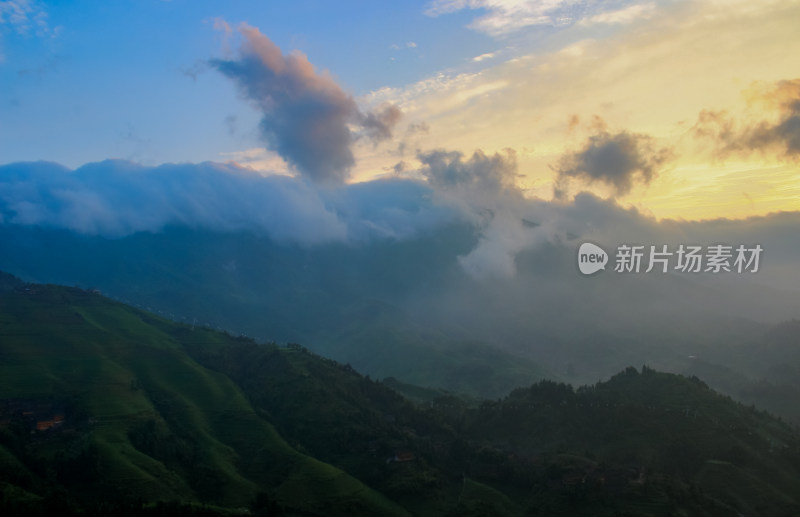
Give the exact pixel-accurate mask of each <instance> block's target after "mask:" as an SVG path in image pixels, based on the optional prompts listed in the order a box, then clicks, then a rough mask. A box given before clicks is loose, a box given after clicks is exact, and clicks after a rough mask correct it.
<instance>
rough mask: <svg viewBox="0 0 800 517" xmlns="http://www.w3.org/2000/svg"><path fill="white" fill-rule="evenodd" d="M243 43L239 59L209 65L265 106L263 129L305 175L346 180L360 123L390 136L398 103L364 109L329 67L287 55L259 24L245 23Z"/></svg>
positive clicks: (377, 134) (331, 180) (269, 142)
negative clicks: (323, 69)
mask: <svg viewBox="0 0 800 517" xmlns="http://www.w3.org/2000/svg"><path fill="white" fill-rule="evenodd" d="M239 32H240V33H241V35H242V36H243V37H244V43H243V44H242V46H241V47H240V49H239V52H238V56H237V58H236V59H212V60H211V61H210V65H211V66H212V67H213V68H216V69H217V70H219V71H220V72H221V73H222V74H224V75H225V76H227V77H229V78H231V79H233V80H234V81H235V82H236V83H237V84H238V86H239V88H240V89H241V91H242V93H243V94H244V96H245V97H246V98H248V99H249V100H250V101H252V102H253V103H254V104H255V105H256V106H257V107H258V109H259V110H260V111H261V112H262V114H263V117H262V119H261V124H260V125H261V133H262V136H263V138H264V141H265V143H266V145H267V147H268V148H269V149H270V150H273V151H276V152H277V153H278V154H280V155H281V157H282V158H283V159H284V160H285V161H286V162H287V163H288V164H290V166H291V167H292V168H293V169H295V170H297V171H298V172H299V173H300V174H302V175H303V176H305V177H307V178H310V179H312V180H314V181H317V182H323V183H329V184H336V183H342V182H344V181H345V180H346V179H347V178H348V177H349V174H350V169H351V168H352V167H353V165H354V164H355V158H354V156H353V152H352V145H353V143H354V142H355V140H356V138H357V136H358V135H356V134H354V133H353V131H351V129H350V128H351V126H355V127H361V128H363V129H364V131H365V134H366V135H367V136H368V137H372V138H378V139H383V138H388V137H390V136H391V131H392V128H393V126H394V124H396V123H397V121H398V120H399V118H400V111H399V109H398V108H397V107H395V106H384V107H382V108H381V111H379V112H377V113H367V114H363V113H362V112H361V111H360V110H359V108H358V106H357V105H356V102H355V101H354V100H353V97H352V96H350V95H349V94H347V93H345V92H344V91H343V90H342V88H341V87H340V86H339V85H338V84H337V83H336V82H335V81H334V80H333V78H332V77H330V76H329V75H328V74H325V73H318V72H317V71H315V70H314V67H313V65H312V64H311V63H310V62H309V61H308V58H307V57H306V56H305V55H304V54H302V53H300V52H292V53H290V54H288V55H284V54H283V53H282V52H281V49H280V48H278V46H277V45H275V43H273V42H272V41H271V40H270V39H269V38H267V37H266V36H265V35H263V34H261V32H259V30H258V29H256V28H254V27H250V26H248V25H246V24H242V25H241V26H240V27H239Z"/></svg>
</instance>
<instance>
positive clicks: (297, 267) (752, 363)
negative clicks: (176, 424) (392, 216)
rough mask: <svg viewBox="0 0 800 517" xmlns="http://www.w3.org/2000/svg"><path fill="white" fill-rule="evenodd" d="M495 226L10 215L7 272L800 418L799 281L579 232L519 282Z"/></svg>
mask: <svg viewBox="0 0 800 517" xmlns="http://www.w3.org/2000/svg"><path fill="white" fill-rule="evenodd" d="M526 224H528V225H531V224H535V223H533V222H527V223H526ZM481 238H482V237H481V234H480V232H479V231H478V230H476V228H475V227H474V226H472V225H469V224H460V223H453V224H451V225H449V226H446V227H438V228H434V229H431V230H429V231H428V232H422V233H420V234H418V235H416V236H414V237H410V238H406V239H402V240H396V239H388V238H387V239H376V238H375V239H371V240H365V241H363V242H360V243H354V242H348V243H331V244H324V245H322V244H320V245H315V246H302V245H299V244H291V243H289V242H276V241H273V240H271V239H269V238H267V237H264V236H261V237H258V236H255V235H252V234H247V233H230V232H229V233H215V232H213V231H208V230H202V229H191V228H187V227H172V228H166V229H164V230H163V231H160V232H156V233H150V232H139V233H134V234H131V235H128V236H126V237H120V238H107V237H102V236H90V235H81V234H78V233H75V232H72V231H68V230H63V229H54V228H45V227H36V226H19V225H13V224H3V225H0V242H2V243H3V244H2V246H0V269H2V270H5V271H8V272H10V273H13V274H15V275H18V276H20V277H21V278H23V279H24V280H26V281H35V282H44V283H59V284H65V285H75V286H80V287H82V288H85V289H98V290H100V291H101V292H102V293H103V294H104V295H106V296H109V297H111V298H113V299H116V300H118V301H123V302H125V303H128V304H130V305H134V306H136V307H138V308H140V309H144V310H149V311H151V312H155V313H157V314H160V315H161V316H163V317H166V318H169V319H172V320H176V321H181V322H184V323H187V324H189V325H195V326H208V327H211V328H215V329H218V330H227V331H228V332H229V333H231V334H235V335H239V334H244V335H247V336H251V337H253V338H255V339H258V340H260V341H275V342H279V343H284V344H286V343H290V342H298V343H302V344H303V346H305V347H307V348H308V349H310V350H312V351H314V352H315V353H319V354H322V355H324V356H326V357H331V358H333V359H335V360H337V361H339V362H341V363H344V364H351V365H352V366H353V367H354V368H356V369H357V370H359V371H361V372H364V373H365V374H369V375H371V376H373V377H377V378H385V377H389V376H392V377H395V378H397V379H400V380H401V381H403V382H408V383H411V384H415V385H421V386H427V387H433V388H439V389H446V390H450V391H453V392H459V393H464V394H468V395H471V396H478V397H499V396H503V395H505V394H506V393H508V391H510V390H511V389H513V388H515V387H517V386H521V385H526V384H530V383H532V382H535V381H538V380H541V379H555V380H561V381H564V382H570V383H572V384H575V385H580V384H591V383H595V382H597V381H598V380H601V379H606V378H608V377H610V376H611V375H613V374H615V373H616V372H618V371H620V370H622V369H624V368H625V367H627V366H628V365H631V364H633V365H637V366H641V365H645V364H646V365H648V366H650V367H653V368H656V369H658V370H662V371H670V372H675V373H687V374H689V375H699V376H701V377H702V378H704V379H706V380H707V382H709V383H710V385H712V386H713V387H715V388H716V389H720V390H723V391H725V392H726V393H728V394H731V395H734V396H735V397H737V398H738V399H741V400H744V401H747V402H748V403H749V402H753V403H756V404H758V405H759V406H762V407H765V408H769V409H770V410H772V411H776V412H778V413H780V414H781V415H783V416H785V417H787V418H791V419H793V420H794V421H795V422H797V423H800V410H798V409H797V408H800V403H798V402H800V386H798V384H797V382H796V379H798V378H800V375H797V374H798V373H800V360H798V358H797V354H796V352H793V351H792V350H793V349H792V346H794V345H791V346H790V345H787V344H784V345H780V346H773V345H774V344H775V340H774V339H773V338H774V337H775V335H776V334H775V333H776V332H777V333H778V334H780V333H781V332H784V333H786V332H789V334H790V335H791V336H795V338H796V336H797V335H798V332H797V331H796V330H795V331H790V330H789V331H787V330H786V329H791V328H795V327H796V324H794V325H795V327H792V325H793V324H791V323H787V324H786V325H789V327H780V326H779V327H775V325H776V324H777V323H779V322H781V321H791V320H792V318H800V312H798V307H800V297H798V296H797V295H795V294H792V293H791V292H790V291H779V290H776V289H771V288H768V287H765V286H763V285H759V284H756V283H754V282H753V281H752V280H751V279H750V278H748V277H744V276H741V275H740V276H735V275H734V276H729V277H725V276H724V275H722V276H714V275H705V276H703V275H698V276H695V277H691V278H687V277H684V276H680V275H672V274H665V275H661V274H659V275H655V274H649V275H645V274H642V275H629V276H626V275H617V274H614V273H613V272H607V273H600V274H598V275H595V276H592V277H583V276H582V275H580V274H579V273H578V272H577V268H576V264H575V251H576V242H578V241H577V240H576V241H575V242H572V241H569V242H566V241H565V242H560V241H555V242H553V243H542V244H540V245H538V246H536V247H535V249H531V250H526V251H522V252H520V253H519V254H518V255H517V257H516V259H515V269H516V274H515V276H513V277H511V278H492V279H478V278H474V277H473V276H470V275H469V274H467V273H466V272H465V270H464V268H463V267H461V265H460V262H459V260H460V259H459V257H463V256H464V255H465V254H466V253H468V252H470V250H472V249H474V247H475V246H476V243H478V242H479V241H480V240H481ZM765 267H766V266H765ZM781 328H783V329H784V330H780V329H781ZM770 336H772V337H770ZM795 338H789V337H787V338H786V339H789V340H790V341H791V339H795ZM786 339H784V341H785V340H786ZM795 342H796V341H795ZM795 348H796V347H795Z"/></svg>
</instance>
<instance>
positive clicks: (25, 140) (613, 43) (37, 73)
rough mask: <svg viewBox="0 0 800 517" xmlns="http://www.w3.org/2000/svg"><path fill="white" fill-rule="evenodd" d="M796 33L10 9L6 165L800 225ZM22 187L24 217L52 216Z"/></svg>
mask: <svg viewBox="0 0 800 517" xmlns="http://www.w3.org/2000/svg"><path fill="white" fill-rule="evenodd" d="M798 20H800V2H795V1H769V0H765V1H760V2H751V1H738V0H726V1H710V0H698V1H663V2H658V1H649V2H648V1H644V2H642V1H635V2H626V1H603V2H599V1H591V0H589V1H580V0H548V1H532V0H427V1H422V2H414V1H409V2H391V3H390V2H368V1H363V2H362V1H341V2H326V1H310V0H309V1H297V2H291V3H286V2H246V1H232V2H210V1H189V0H172V1H155V0H136V1H118V2H103V3H98V2H81V1H60V2H44V1H32V0H8V1H0V164H15V163H21V162H34V161H40V160H44V161H48V162H53V163H55V164H59V167H51V168H50V169H52V170H53V171H61V168H63V169H64V171H73V170H77V169H81V168H82V167H84V166H86V165H87V164H92V163H96V162H103V161H104V160H109V159H113V160H122V161H124V162H126V163H129V165H130V168H131V169H137V168H141V169H142V170H148V171H152V170H161V171H164V170H180V171H185V166H187V164H195V165H196V166H197V167H200V165H199V164H202V163H203V162H213V163H212V164H210V165H203V167H205V168H204V169H202V171H206V172H202V171H201V172H200V173H199V174H206V173H207V171H208V170H213V171H216V172H218V173H225V174H227V173H230V174H233V175H235V176H237V177H239V176H241V175H245V176H246V175H247V174H252V175H254V176H257V177H265V176H266V177H271V176H273V175H279V176H286V175H288V176H293V177H294V178H295V179H296V180H297V182H299V183H292V182H288V183H287V182H283V183H281V182H280V181H279V180H275V179H272V180H270V181H271V182H273V183H270V185H273V184H274V185H290V187H286V188H287V189H288V190H292V189H293V190H292V191H293V192H308V193H310V194H308V195H309V196H311V197H314V196H319V195H320V194H319V193H318V192H317V190H318V189H331V188H337V186H338V187H341V186H343V185H348V184H353V183H359V182H369V181H371V180H376V179H395V180H396V179H409V180H414V181H420V182H423V183H427V184H428V185H430V186H431V188H432V189H434V190H435V191H436V192H437V193H438V194H439V195H441V196H443V197H448V198H449V199H450V200H451V201H453V199H455V198H458V199H460V200H462V201H463V200H465V199H470V196H472V197H476V196H477V194H475V192H484V193H485V192H487V191H489V192H495V193H498V192H503V193H504V194H503V195H502V196H500V197H497V196H495V197H494V198H493V199H494V201H492V203H498V204H499V205H498V206H502V205H504V204H507V203H508V200H507V199H506V194H505V193H507V192H513V196H512V197H514V199H517V197H521V198H523V199H526V200H537V201H543V202H548V203H551V204H552V205H553V206H559V205H569V204H570V203H572V204H574V203H575V200H576V199H577V198H578V197H579V196H581V195H583V194H587V193H588V194H590V195H592V196H596V197H598V198H599V199H602V200H605V201H606V202H608V203H612V204H614V205H615V206H619V207H621V208H622V209H628V210H635V211H636V213H638V214H641V215H642V216H646V217H652V218H654V219H656V220H661V219H676V220H686V221H698V220H711V219H719V218H724V219H743V218H752V217H761V216H767V215H768V214H774V213H776V212H781V211H796V210H798V209H800V163H799V162H798V157H800V60H798V59H797V56H798V55H800V32H798V31H797V22H798ZM165 164H167V166H166V168H163V167H161V166H163V165H165ZM169 164H175V165H169ZM181 164H182V165H181ZM179 165H181V166H179ZM126 167H127V166H126ZM160 167H161V168H160ZM182 167H183V168H182ZM112 168H113V169H114V171H115V172H114V174H117V172H118V170H119V169H120V167H118V166H114V167H112ZM12 169H13V167H12V168H11V169H9V168H5V169H4V170H12ZM50 169H48V170H50ZM90 169H91V167H90ZM122 169H125V167H122ZM25 170H29V169H25ZM125 170H127V169H125ZM137 170H138V169H137ZM62 172H63V171H62ZM84 172H85V171H84ZM26 174H27V173H26ZM31 174H32V173H31ZM37 174H39V173H37ZM42 174H44V173H42ZM53 174H55V175H58V174H60V173H59V172H49V173H47V174H45V176H43V177H39V176H35V177H36V178H37V179H36V180H35V181H36V182H39V184H40V185H43V184H45V183H47V182H48V181H50V180H51V179H52V178H53V176H52V175H53ZM90 176H91V175H89V176H81V177H90ZM33 177H34V176H30V177H28V178H29V179H30V178H33ZM114 177H116V176H114ZM185 177H191V174H189V175H186V176H185ZM62 179H63V178H57V180H53V181H54V182H53V183H52V184H53V185H55V184H60V183H59V182H60V181H61V180H62ZM31 181H33V180H31ZM301 184H302V185H301ZM17 186H18V187H19V185H17ZM29 187H30V185H29ZM15 188H16V187H15ZM54 188H55V187H54ZM148 188H150V187H148ZM281 188H283V187H281ZM288 190H287V191H288ZM10 191H11V190H10V189H9V190H7V193H8V192H10ZM15 192H16V195H18V196H23V197H22V198H19V197H18V198H16V199H15V200H13V202H14V203H15V204H14V206H15V207H16V212H15V214H16V215H15V216H14V217H16V220H17V221H24V220H28V221H37V220H40V219H37V217H40V218H41V217H44V216H43V215H42V213H43V212H41V211H40V212H37V211H36V210H34V209H33V208H31V203H30V202H27V201H26V199H25V198H24V196H26V195H28V194H26V192H28V191H26V190H25V189H24V188H22V187H19V188H16V190H15ZM97 192H101V191H94V194H93V195H95V196H96V197H97V196H100V197H102V194H99V193H97ZM186 192H189V191H186ZM230 192H232V194H231V195H238V194H235V193H236V192H238V191H235V190H232V191H230ZM270 192H273V191H270ZM84 194H85V192H84ZM187 195H188V194H187ZM297 195H298V196H300V194H297ZM7 196H10V194H7ZM331 196H333V194H330V193H328V194H325V195H324V196H323V197H325V198H326V199H329V198H330V197H331ZM9 199H10V198H8V197H7V198H6V205H7V206H10V203H11V202H12V201H9ZM81 199H82V200H83V201H85V200H86V197H85V196H84V197H81ZM98 199H99V198H98ZM107 199H108V198H106V202H107ZM270 199H271V198H270ZM481 199H484V200H485V199H486V196H485V195H482V197H481ZM26 202H27V203H28V204H25V203H26ZM98 202H99V201H98ZM453 203H456V202H455V201H453ZM456 204H457V203H456ZM181 206H183V205H181ZM186 206H189V205H188V204H187V205H186ZM26 207H27V208H26ZM26 210H27V211H26ZM187 210H189V209H188V208H187ZM102 212H103V210H97V211H95V212H93V214H94V216H93V217H95V218H98V217H101V216H99V215H98V214H100V213H102ZM26 214H27V215H26ZM37 214H38V215H37ZM84 215H85V214H84ZM4 217H5V219H6V220H12V219H11V216H9V213H6V215H5V216H4ZM26 217H27V219H26ZM326 217H327V216H326ZM79 219H80V218H79ZM76 221H77V222H76ZM76 221H73V223H74V224H73V225H72V226H74V227H81V228H95V229H97V228H100V227H103V228H105V227H104V226H103V224H104V223H103V224H101V223H102V221H100V219H96V220H95V219H93V220H92V221H93V222H92V221H89V222H86V221H83V222H81V221H80V220H76ZM98 221H100V223H98ZM98 224H99V226H98ZM331 224H332V225H333V226H335V222H331ZM498 224H499V223H498ZM311 226H313V224H312V225H311ZM107 227H108V228H110V226H108V225H107ZM135 227H136V226H135ZM144 227H146V225H145V226H144ZM136 228H138V227H136ZM108 231H110V232H112V233H113V232H114V231H117V232H119V231H122V230H119V229H117V230H108ZM332 231H339V230H335V229H334V230H332ZM511 239H512V240H514V238H513V236H512V237H511ZM523 240H524V239H523Z"/></svg>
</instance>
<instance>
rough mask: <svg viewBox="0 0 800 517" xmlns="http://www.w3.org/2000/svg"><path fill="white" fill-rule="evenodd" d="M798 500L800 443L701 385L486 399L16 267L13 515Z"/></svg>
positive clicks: (3, 338)
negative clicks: (183, 319)
mask: <svg viewBox="0 0 800 517" xmlns="http://www.w3.org/2000/svg"><path fill="white" fill-rule="evenodd" d="M356 323H357V322H353V324H356ZM392 387H393V388H394V389H393V388H392ZM400 392H403V393H406V394H407V395H406V396H410V397H411V398H406V397H405V396H403V395H401V394H400ZM412 399H413V401H412ZM797 494H800V436H799V435H798V432H797V431H796V430H795V429H794V428H792V427H790V426H789V425H787V424H785V423H783V422H781V421H779V420H777V419H774V418H772V417H770V416H769V415H767V414H765V413H763V412H760V411H758V410H756V409H755V408H752V407H746V406H743V405H741V404H738V403H735V402H733V401H732V400H731V399H729V398H727V397H724V396H721V395H719V394H717V393H715V392H714V391H713V390H711V389H709V388H708V386H706V385H705V384H704V383H703V382H702V381H700V380H699V379H696V378H686V377H681V376H676V375H672V374H664V373H659V372H655V371H653V370H651V369H648V368H643V369H642V370H641V371H638V370H636V369H633V368H629V369H627V370H625V371H624V372H622V373H620V374H618V375H616V376H614V377H613V378H611V379H610V380H608V381H606V382H602V383H598V384H596V385H594V386H586V387H582V388H578V389H574V388H572V387H570V386H568V385H564V384H558V383H555V382H550V381H542V382H539V383H538V384H535V385H533V386H530V387H527V388H520V389H517V390H515V391H513V392H511V393H510V394H509V395H508V396H506V397H504V398H503V399H498V400H493V401H492V400H484V401H479V400H475V399H470V398H465V397H461V396H457V395H455V394H452V393H448V392H444V391H437V390H430V389H421V388H415V387H414V386H412V385H409V384H407V383H405V382H404V380H396V379H393V380H389V381H387V382H386V383H384V382H379V381H376V380H373V379H370V378H369V377H364V376H362V375H360V374H359V373H358V372H356V371H355V370H354V369H353V368H352V367H350V366H349V365H346V364H341V363H338V362H336V361H333V360H330V359H326V358H324V357H321V356H319V355H317V354H315V353H313V352H311V351H309V350H308V349H306V348H305V347H303V346H301V345H289V346H286V347H284V346H276V345H269V344H256V343H255V342H253V341H252V340H250V339H247V338H244V337H234V336H230V335H227V334H224V333H220V332H216V331H212V330H210V329H207V328H203V327H199V326H192V325H185V324H177V323H174V322H171V321H168V320H165V319H163V318H160V317H157V316H154V315H152V314H150V313H147V312H143V311H140V310H137V309H133V308H131V307H128V306H125V305H123V304H120V303H117V302H114V301H110V300H108V299H106V298H104V297H103V296H101V295H100V294H99V293H94V292H90V291H85V290H81V289H76V288H67V287H58V286H42V285H36V284H25V283H22V282H20V281H19V280H16V279H15V278H13V277H10V276H7V275H0V512H2V513H3V514H4V515H5V514H26V513H27V514H30V515H48V514H52V513H54V512H55V511H58V512H59V513H61V514H64V515H70V514H74V515H108V514H115V515H124V514H128V515H141V514H147V515H177V514H183V515H223V514H247V513H248V512H249V513H250V514H258V515H419V516H435V515H446V516H453V517H455V516H469V515H475V516H479V515H480V516H484V515H520V516H522V515H526V516H527V515H569V516H574V515H587V516H588V515H591V516H598V515H609V516H611V515H643V516H644V515H653V516H661V515H663V516H668V515H700V516H705V515H708V516H717V515H719V516H735V515H740V514H741V515H764V516H780V515H786V516H789V515H797V514H798V512H800V500H799V498H798V496H797Z"/></svg>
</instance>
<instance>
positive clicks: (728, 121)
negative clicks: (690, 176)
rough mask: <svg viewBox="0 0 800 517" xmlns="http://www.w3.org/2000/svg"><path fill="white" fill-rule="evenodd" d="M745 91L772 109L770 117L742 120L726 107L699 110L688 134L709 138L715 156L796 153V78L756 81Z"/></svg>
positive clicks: (799, 87)
mask: <svg viewBox="0 0 800 517" xmlns="http://www.w3.org/2000/svg"><path fill="white" fill-rule="evenodd" d="M748 94H749V97H750V98H751V100H752V102H753V103H754V104H756V105H759V106H761V105H764V106H765V107H766V110H767V112H768V113H769V112H772V114H773V115H774V117H773V120H758V121H755V122H750V123H746V122H743V121H741V120H737V118H735V117H733V116H732V115H730V114H729V113H728V112H726V111H714V110H703V111H701V112H700V114H699V115H698V118H697V123H696V124H695V125H694V127H693V128H692V134H693V135H694V136H696V137H700V138H703V139H710V140H712V141H713V142H714V145H715V148H714V149H715V154H716V155H717V157H719V158H726V157H728V156H730V155H734V154H738V155H745V156H746V155H749V154H752V153H754V152H761V153H769V154H771V155H775V153H774V152H773V151H777V153H778V156H780V157H782V158H785V159H790V160H796V159H797V158H798V157H800V79H791V80H783V81H778V82H775V83H771V84H767V85H764V84H756V85H754V86H753V87H752V88H751V89H750V90H749V92H748ZM768 113H767V114H768ZM763 115H765V114H764V113H763V112H762V116H763Z"/></svg>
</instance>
